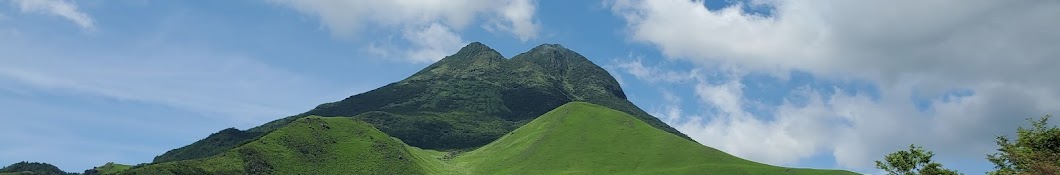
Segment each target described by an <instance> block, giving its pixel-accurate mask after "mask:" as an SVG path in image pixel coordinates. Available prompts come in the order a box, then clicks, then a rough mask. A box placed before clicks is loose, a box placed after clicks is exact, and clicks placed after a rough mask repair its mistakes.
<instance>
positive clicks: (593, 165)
mask: <svg viewBox="0 0 1060 175" xmlns="http://www.w3.org/2000/svg"><path fill="white" fill-rule="evenodd" d="M123 173H124V174H736V175H739V174H808V175H812V174H854V173H851V172H848V171H838V170H816V169H797V168H785V167H777V166H772V165H766V164H761V163H756V162H752V161H748V160H744V159H741V158H738V157H735V156H732V155H729V154H726V153H724V152H721V151H719V150H716V149H713V148H710V147H706V146H703V145H700V144H698V143H695V142H692V141H689V140H687V139H684V138H681V137H678V136H676V135H673V134H670V133H667V132H665V131H662V130H659V129H657V128H655V127H652V126H650V125H648V124H646V123H644V122H643V121H641V120H639V119H637V118H635V117H633V116H630V115H629V114H626V113H623V112H620V111H616V110H613V109H610V108H607V107H603V106H599V105H594V104H590V103H584V102H572V103H568V104H565V105H563V106H560V107H559V108H556V109H555V110H552V111H550V112H548V113H545V114H544V115H542V116H541V117H539V118H537V119H535V120H533V121H531V122H530V123H528V124H526V125H524V126H523V127H520V128H519V129H516V130H515V131H512V132H511V133H509V134H507V135H504V136H503V137H501V138H500V139H498V140H496V141H494V142H492V143H490V144H488V145H486V146H483V147H481V148H478V149H475V150H472V151H470V152H463V153H461V152H459V151H453V152H443V151H435V150H428V149H420V148H417V147H413V146H409V145H407V144H405V143H403V142H401V141H400V140H398V139H395V138H392V137H390V136H387V135H386V134H384V133H383V132H381V131H379V130H377V129H375V128H374V127H372V126H371V125H369V124H368V123H365V122H362V121H360V120H355V119H351V118H346V117H316V116H312V117H307V118H302V119H298V120H296V121H294V122H292V124H290V125H288V126H285V127H283V128H280V129H278V130H276V131H273V132H271V133H269V134H267V135H265V136H263V137H262V138H261V139H258V140H255V141H252V142H249V143H247V144H244V145H242V146H239V147H236V148H234V149H232V150H229V151H227V152H225V153H222V154H220V155H216V156H212V157H207V158H203V159H193V160H185V161H177V162H167V163H160V164H153V165H147V166H144V167H139V168H135V169H132V170H129V171H125V172H123Z"/></svg>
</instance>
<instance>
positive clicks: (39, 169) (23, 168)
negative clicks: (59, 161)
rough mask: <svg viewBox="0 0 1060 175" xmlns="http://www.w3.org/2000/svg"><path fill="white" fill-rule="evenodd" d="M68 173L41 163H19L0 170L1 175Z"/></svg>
mask: <svg viewBox="0 0 1060 175" xmlns="http://www.w3.org/2000/svg"><path fill="white" fill-rule="evenodd" d="M66 174H77V173H68V172H64V171H63V170H61V169H59V167H55V165H52V164H48V163H40V162H18V163H14V164H11V165H8V166H5V167H3V168H0V175H66Z"/></svg>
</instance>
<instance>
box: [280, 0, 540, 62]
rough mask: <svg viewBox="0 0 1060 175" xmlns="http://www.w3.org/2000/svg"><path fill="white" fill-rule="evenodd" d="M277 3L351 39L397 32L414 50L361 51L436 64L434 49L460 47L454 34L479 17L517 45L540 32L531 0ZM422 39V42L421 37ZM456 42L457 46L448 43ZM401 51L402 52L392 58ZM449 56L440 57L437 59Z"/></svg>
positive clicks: (374, 48)
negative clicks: (317, 18)
mask: <svg viewBox="0 0 1060 175" xmlns="http://www.w3.org/2000/svg"><path fill="white" fill-rule="evenodd" d="M272 2H275V3H277V4H281V5H284V6H288V7H291V8H294V9H295V10H297V11H299V12H302V13H305V14H310V15H314V16H316V17H319V18H320V21H321V24H322V25H323V26H324V27H326V28H327V29H328V30H329V31H331V33H332V34H334V35H335V36H338V37H342V38H351V37H354V36H357V35H359V34H362V33H363V32H364V31H366V30H371V32H374V31H384V32H385V31H400V35H402V37H401V38H402V39H404V41H405V42H407V43H408V44H409V45H413V46H414V47H415V48H409V49H395V48H394V46H393V44H381V43H372V44H370V45H369V46H368V48H366V50H368V51H369V52H370V53H380V56H410V57H409V58H407V59H406V60H407V61H410V62H428V60H429V61H436V60H439V59H441V58H442V57H438V55H439V54H436V53H437V52H438V51H450V50H454V49H453V48H457V49H458V48H460V47H462V46H463V45H453V46H444V47H445V48H440V47H442V46H438V45H435V44H439V42H446V43H466V42H464V41H463V39H461V37H460V36H459V35H458V34H457V32H458V31H461V30H463V29H464V28H465V27H466V26H468V25H470V24H473V23H475V22H476V21H477V20H478V19H479V18H480V17H483V18H485V19H486V21H489V22H488V24H486V25H483V27H484V28H486V29H487V30H489V31H499V32H507V33H511V34H512V35H514V36H515V37H516V38H518V39H519V40H522V41H527V40H529V39H533V38H534V37H536V36H537V33H538V30H539V28H540V26H539V24H537V23H536V22H535V21H534V19H533V17H534V13H535V6H536V1H534V0H506V1H494V0H455V1H454V0H394V1H375V0H307V1H299V0H272ZM425 37H426V38H425ZM454 41H459V42H454ZM393 52H407V53H408V54H393ZM447 54H450V53H445V54H442V56H444V55H447Z"/></svg>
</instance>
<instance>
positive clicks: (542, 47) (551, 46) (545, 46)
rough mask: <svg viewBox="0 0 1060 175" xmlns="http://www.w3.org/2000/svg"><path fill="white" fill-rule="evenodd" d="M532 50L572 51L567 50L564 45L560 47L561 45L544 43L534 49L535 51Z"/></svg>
mask: <svg viewBox="0 0 1060 175" xmlns="http://www.w3.org/2000/svg"><path fill="white" fill-rule="evenodd" d="M530 50H531V51H539V50H570V49H567V48H566V47H563V45H560V44H549V43H544V44H541V45H537V47H534V48H533V49H530Z"/></svg>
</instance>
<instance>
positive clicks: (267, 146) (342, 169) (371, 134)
mask: <svg viewBox="0 0 1060 175" xmlns="http://www.w3.org/2000/svg"><path fill="white" fill-rule="evenodd" d="M409 150H410V149H409V147H408V146H407V145H405V144H404V143H402V142H401V141H400V140H397V139H394V138H391V137H390V136H387V135H386V134H385V133H383V132H381V131H379V130H377V129H375V128H373V127H372V126H371V125H370V124H368V123H365V122H363V121H359V120H354V119H351V118H348V117H318V116H310V117H303V118H299V119H297V120H295V121H293V122H291V123H290V124H288V125H285V126H284V127H282V128H279V129H277V130H275V131H273V132H270V133H269V134H267V135H264V136H262V137H260V138H259V139H257V140H254V141H251V142H248V143H246V144H244V145H241V146H238V147H236V148H233V149H231V150H228V151H225V152H223V153H221V154H218V155H215V156H211V157H206V158H201V159H193V160H183V161H174V162H166V163H158V164H151V165H146V166H143V167H137V168H133V169H130V170H128V171H124V172H122V173H121V174H152V175H164V174H425V173H426V171H427V169H426V168H427V167H424V166H429V165H434V164H438V161H437V160H436V159H435V160H430V159H425V158H420V157H417V155H414V154H413V153H412V152H410V151H409ZM427 161H432V162H427Z"/></svg>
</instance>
